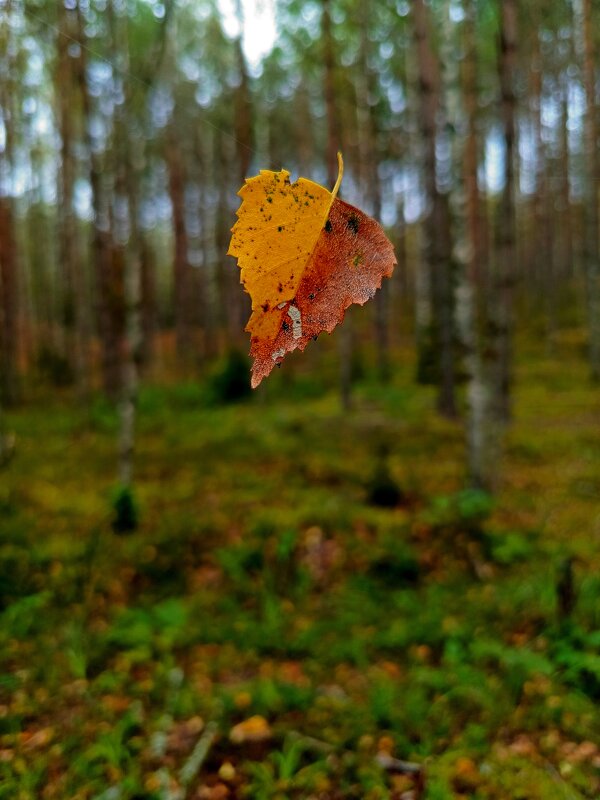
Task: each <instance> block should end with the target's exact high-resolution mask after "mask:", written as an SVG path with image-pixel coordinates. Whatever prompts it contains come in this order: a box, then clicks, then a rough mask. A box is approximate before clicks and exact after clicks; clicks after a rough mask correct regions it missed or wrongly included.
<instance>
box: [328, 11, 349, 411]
mask: <svg viewBox="0 0 600 800" xmlns="http://www.w3.org/2000/svg"><path fill="white" fill-rule="evenodd" d="M321 42H322V46H323V67H324V75H323V83H324V93H325V113H326V118H327V188H328V189H329V190H330V191H331V189H332V188H333V186H334V184H335V182H336V179H337V172H338V161H337V153H338V150H339V149H340V146H341V132H340V125H339V116H338V109H337V103H336V87H335V69H336V62H335V53H334V49H333V34H332V31H331V7H330V0H322V13H321ZM353 344H354V343H353V336H352V317H351V314H350V313H349V310H348V311H346V314H345V318H344V324H343V325H342V326H341V328H340V330H339V332H338V354H339V359H340V400H341V404H342V408H343V409H344V411H349V410H350V408H351V407H352V360H353Z"/></svg>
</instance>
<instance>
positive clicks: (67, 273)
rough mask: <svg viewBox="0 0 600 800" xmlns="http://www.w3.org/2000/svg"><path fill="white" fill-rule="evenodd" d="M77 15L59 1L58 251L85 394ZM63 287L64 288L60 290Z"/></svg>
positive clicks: (71, 357) (68, 350)
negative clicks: (77, 192)
mask: <svg viewBox="0 0 600 800" xmlns="http://www.w3.org/2000/svg"><path fill="white" fill-rule="evenodd" d="M74 22H75V19H73V12H72V11H69V10H68V9H67V8H66V6H65V5H64V4H63V3H60V4H59V29H58V31H57V37H56V45H57V52H58V65H57V70H56V98H57V102H58V118H59V130H60V139H61V158H60V168H59V171H58V242H59V247H58V252H59V280H60V284H61V286H60V288H59V301H60V322H61V324H62V326H63V330H64V343H63V347H62V348H61V349H62V353H63V355H64V356H65V358H66V359H67V361H68V363H69V364H70V366H71V369H72V370H73V373H74V375H75V379H76V384H77V387H78V390H79V392H80V393H81V394H85V392H86V390H87V363H86V362H87V357H86V355H87V344H86V338H87V337H86V325H85V315H86V311H87V309H86V307H85V306H86V303H85V291H84V286H85V283H84V273H83V269H82V265H81V253H80V252H79V242H78V231H77V218H76V216H75V209H74V205H73V203H74V187H75V179H76V161H75V152H74V145H75V143H74V130H73V117H74V109H73V103H74V100H75V98H74V92H73V88H74V81H73V58H72V57H71V55H70V54H69V45H70V43H71V40H72V39H73V34H74V32H75V31H74V25H73V23H74ZM60 289H62V291H60Z"/></svg>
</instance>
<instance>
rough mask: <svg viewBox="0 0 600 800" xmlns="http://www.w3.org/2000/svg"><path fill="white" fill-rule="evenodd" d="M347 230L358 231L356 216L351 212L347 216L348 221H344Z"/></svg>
mask: <svg viewBox="0 0 600 800" xmlns="http://www.w3.org/2000/svg"><path fill="white" fill-rule="evenodd" d="M346 225H347V227H348V230H349V231H352V233H355V234H356V233H358V227H359V224H358V217H357V216H356V214H352V216H351V217H348V222H347V223H346Z"/></svg>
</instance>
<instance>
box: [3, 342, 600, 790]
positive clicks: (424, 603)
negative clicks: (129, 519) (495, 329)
mask: <svg viewBox="0 0 600 800" xmlns="http://www.w3.org/2000/svg"><path fill="white" fill-rule="evenodd" d="M555 348H556V350H555V353H554V355H553V356H552V358H550V357H548V355H547V354H546V353H544V351H543V350H542V346H541V344H540V346H539V347H537V346H536V345H535V343H532V342H526V343H524V344H523V345H521V346H520V350H519V352H520V360H519V363H518V366H517V374H516V391H515V408H514V422H513V425H512V428H511V431H510V434H509V437H508V441H507V448H506V454H505V460H504V468H503V483H502V487H501V489H500V491H499V492H498V494H497V496H496V498H495V500H494V502H493V503H491V501H490V499H489V498H488V496H486V495H485V494H482V493H478V492H473V491H464V490H463V488H462V487H463V486H464V444H463V433H462V428H461V425H460V423H451V422H447V421H444V420H441V419H440V418H439V417H437V416H436V415H435V414H434V413H433V411H432V408H433V393H432V390H431V389H430V388H427V387H418V386H415V385H414V380H413V374H414V365H413V364H412V363H411V359H410V356H409V353H408V350H407V351H406V353H403V352H401V353H399V355H398V357H399V360H400V362H401V363H400V367H399V368H398V370H397V371H396V373H395V376H394V379H393V381H392V382H391V383H390V384H389V385H388V386H386V387H383V388H382V387H381V386H378V385H377V384H376V383H375V382H374V381H372V380H370V379H369V378H368V376H363V379H362V381H361V382H360V383H359V386H358V388H357V391H356V397H355V409H354V410H353V411H352V412H350V413H348V414H343V413H342V412H341V411H340V410H339V401H338V397H337V394H336V393H335V392H334V391H333V390H331V389H330V390H327V391H322V389H321V387H320V386H319V384H318V383H317V382H314V381H311V380H310V379H308V378H306V377H302V376H299V375H296V374H295V373H294V372H293V370H291V371H288V372H286V369H285V367H284V369H282V370H281V371H279V372H277V374H276V375H275V376H273V378H272V379H270V382H269V385H268V386H267V387H266V388H265V391H263V390H262V389H261V391H260V392H259V393H257V395H256V396H254V397H253V398H252V399H251V400H248V401H246V402H240V403H233V404H229V405H227V406H224V405H222V406H215V405H214V404H213V403H210V402H209V401H208V400H207V392H206V387H205V385H204V384H197V383H191V382H186V383H173V384H172V385H168V386H147V387H146V388H144V389H143V391H142V394H141V398H140V409H139V412H140V413H139V436H138V452H137V467H136V498H137V502H138V506H139V517H140V524H139V528H138V529H137V530H136V531H135V532H134V533H130V534H127V535H123V534H121V535H119V534H117V533H115V532H114V531H113V530H112V528H111V524H110V519H111V502H112V499H111V498H112V497H113V491H114V475H115V460H116V458H115V449H116V446H115V437H116V429H117V421H116V416H115V413H114V410H113V409H112V407H111V406H110V404H109V403H107V402H106V401H104V400H101V399H96V400H95V401H94V402H93V403H92V404H91V405H90V407H88V408H86V409H80V410H77V408H76V406H75V401H74V400H73V399H72V397H71V395H66V394H65V395H64V396H59V394H58V393H57V392H56V391H55V392H54V393H52V392H50V391H48V392H46V394H44V393H40V396H39V399H38V400H35V401H34V400H32V401H30V402H29V404H28V405H27V406H26V407H24V408H22V409H20V410H17V411H14V412H12V413H11V414H10V416H9V418H8V425H9V428H10V429H11V431H13V432H14V433H15V436H16V447H15V455H14V458H13V459H12V461H11V463H10V464H9V465H8V466H7V467H5V468H4V470H3V472H2V473H0V798H2V800H5V799H6V800H9V799H10V800H29V799H30V798H31V799H33V798H35V799H36V800H37V798H43V799H44V800H45V799H46V798H59V799H60V800H65V799H66V798H68V799H69V800H74V799H75V798H77V799H78V800H83V799H84V798H85V799H86V800H87V799H88V798H90V799H91V798H94V799H95V800H134V798H135V800H142V799H144V800H167V798H169V799H170V800H177V799H179V800H182V798H186V800H200V799H201V798H204V800H224V799H225V798H230V799H231V800H233V799H234V798H256V800H269V799H270V798H314V799H315V800H316V799H317V798H319V799H320V800H328V799H331V800H333V799H336V800H337V798H357V800H362V798H367V799H368V800H376V799H379V798H397V799H400V798H402V799H403V800H408V799H409V798H418V797H423V798H428V800H446V798H480V799H481V800H483V799H485V800H492V799H493V800H518V799H519V798H521V799H522V800H554V799H555V798H556V800H560V799H561V798H565V799H567V798H570V799H571V798H572V799H573V800H577V799H579V798H598V797H599V796H600V748H599V743H600V713H599V712H598V704H599V703H600V547H599V545H600V402H599V390H598V388H593V387H592V386H590V384H589V383H588V380H587V372H586V367H585V362H584V356H583V337H582V334H580V333H579V332H578V331H574V330H573V331H567V332H564V333H563V334H561V336H560V337H557V339H556V342H555ZM332 364H333V361H332ZM284 373H286V374H284ZM385 448H388V449H389V455H388V456H384V455H382V453H383V451H384V449H385ZM389 483H393V484H395V485H396V486H397V487H400V489H401V492H402V496H399V497H397V498H396V499H395V501H394V505H393V507H382V505H381V502H383V503H384V505H385V500H386V499H390V498H389V497H388V498H385V497H383V499H382V498H381V494H382V493H383V494H384V495H385V493H386V491H387V492H388V494H389V493H390V492H392V494H393V491H392V489H391V488H390V487H389V486H388V487H387V490H386V484H389ZM374 494H375V495H377V494H379V495H380V497H379V500H378V499H377V497H376V496H375V497H374V496H373V495H374ZM391 499H392V500H394V498H393V497H392V498H391ZM375 501H377V502H375ZM569 558H573V559H574V561H573V562H572V570H573V575H574V583H573V587H572V590H571V587H570V586H569V581H568V578H567V577H565V576H567V575H568V571H569V570H568V567H567V559H569ZM560 598H562V601H561V600H560ZM561 606H562V613H561ZM570 606H572V607H573V608H572V609H571V608H570ZM394 759H398V760H402V761H407V762H411V764H413V765H418V770H419V771H418V772H416V773H414V774H413V773H411V765H410V764H409V765H404V764H401V763H399V761H395V760H394ZM415 769H416V767H415Z"/></svg>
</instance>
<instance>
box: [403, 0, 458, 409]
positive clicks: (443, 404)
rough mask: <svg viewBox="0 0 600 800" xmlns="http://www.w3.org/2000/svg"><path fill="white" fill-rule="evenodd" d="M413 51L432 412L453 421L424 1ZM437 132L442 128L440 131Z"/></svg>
mask: <svg viewBox="0 0 600 800" xmlns="http://www.w3.org/2000/svg"><path fill="white" fill-rule="evenodd" d="M412 8H413V21H414V35H415V50H416V54H417V61H418V68H419V89H420V128H421V138H422V142H423V164H424V182H425V194H426V197H427V202H428V206H429V207H428V210H427V216H426V219H425V223H424V236H425V242H424V245H425V260H426V262H427V264H428V267H429V272H430V292H431V306H432V312H433V319H432V339H433V341H432V352H433V357H434V358H435V359H436V362H437V373H438V375H437V379H438V385H439V392H438V401H437V406H438V411H439V412H440V413H441V414H443V415H444V416H446V417H450V418H452V417H456V414H457V410H456V397H455V384H456V376H455V353H454V308H453V289H452V239H451V232H450V213H449V206H448V196H447V194H445V193H442V192H441V191H440V189H439V188H438V184H437V164H436V138H437V132H438V120H439V118H440V117H441V109H442V106H441V101H440V91H441V81H440V69H439V63H438V60H437V58H436V56H435V54H434V52H433V49H432V44H431V33H430V23H429V18H428V10H427V7H426V6H425V3H424V0H414V2H413V6H412ZM440 127H442V126H440Z"/></svg>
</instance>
